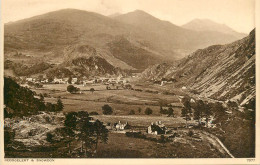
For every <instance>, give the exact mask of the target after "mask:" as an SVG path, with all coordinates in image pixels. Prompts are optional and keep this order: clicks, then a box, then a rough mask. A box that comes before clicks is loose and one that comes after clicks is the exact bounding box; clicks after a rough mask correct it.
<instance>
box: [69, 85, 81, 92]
mask: <svg viewBox="0 0 260 165" xmlns="http://www.w3.org/2000/svg"><path fill="white" fill-rule="evenodd" d="M67 91H68V92H69V93H76V92H78V91H79V88H77V87H74V86H73V85H69V86H68V87H67Z"/></svg>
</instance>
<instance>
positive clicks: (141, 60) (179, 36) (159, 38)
mask: <svg viewBox="0 0 260 165" xmlns="http://www.w3.org/2000/svg"><path fill="white" fill-rule="evenodd" d="M4 28H5V32H4V55H5V60H9V61H12V62H15V63H22V64H23V65H26V66H27V67H30V66H32V65H34V64H36V63H38V62H39V61H44V62H46V63H48V64H50V65H52V66H53V65H55V66H54V67H58V68H59V65H61V64H63V63H64V62H67V61H71V60H73V59H74V58H75V59H76V58H79V57H84V58H87V59H88V58H89V57H91V56H93V57H100V58H102V59H105V60H106V61H107V62H108V63H109V64H111V65H112V66H113V67H115V68H121V69H123V70H136V71H143V70H144V69H146V68H147V67H149V66H151V65H154V64H157V63H161V62H165V61H175V60H178V59H181V58H182V57H184V56H185V55H186V54H188V53H189V52H191V51H194V50H196V49H198V48H204V47H206V46H209V45H212V44H220V43H228V42H231V41H234V40H235V38H234V37H233V36H232V35H229V34H224V33H220V32H198V31H192V30H187V29H184V28H182V27H179V26H176V25H173V24H172V23H170V22H167V21H162V20H159V19H157V18H155V17H153V16H151V15H149V14H148V13H145V12H143V11H134V12H130V13H127V14H123V15H119V16H115V17H113V18H111V17H106V16H103V15H100V14H97V13H93V12H87V11H83V10H76V9H63V10H59V11H54V12H50V13H47V14H43V15H39V16H35V17H32V18H27V19H23V20H20V21H16V22H11V23H7V24H5V26H4Z"/></svg>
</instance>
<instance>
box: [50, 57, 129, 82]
mask: <svg viewBox="0 0 260 165" xmlns="http://www.w3.org/2000/svg"><path fill="white" fill-rule="evenodd" d="M45 73H46V75H47V77H60V78H62V77H69V76H74V77H83V76H85V77H92V76H104V75H125V74H126V72H125V71H123V70H122V69H120V68H116V67H114V66H113V65H111V64H110V63H108V62H107V61H106V60H105V59H103V58H101V57H98V56H91V57H89V58H87V57H77V58H73V59H71V60H69V61H66V62H64V63H62V64H61V65H59V66H58V67H54V68H51V69H48V70H46V71H45Z"/></svg>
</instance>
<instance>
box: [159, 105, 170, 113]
mask: <svg viewBox="0 0 260 165" xmlns="http://www.w3.org/2000/svg"><path fill="white" fill-rule="evenodd" d="M160 114H168V110H167V109H163V107H162V106H160Z"/></svg>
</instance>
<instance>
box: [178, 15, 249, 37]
mask: <svg viewBox="0 0 260 165" xmlns="http://www.w3.org/2000/svg"><path fill="white" fill-rule="evenodd" d="M182 27H183V28H186V29H190V30H195V31H215V32H220V33H224V34H229V35H232V36H234V37H236V38H237V39H241V38H243V37H246V36H247V35H246V34H244V33H238V32H236V31H235V30H233V29H231V28H230V27H228V26H227V25H225V24H219V23H216V22H214V21H211V20H209V19H194V20H192V21H190V22H188V23H186V24H184V25H182Z"/></svg>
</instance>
